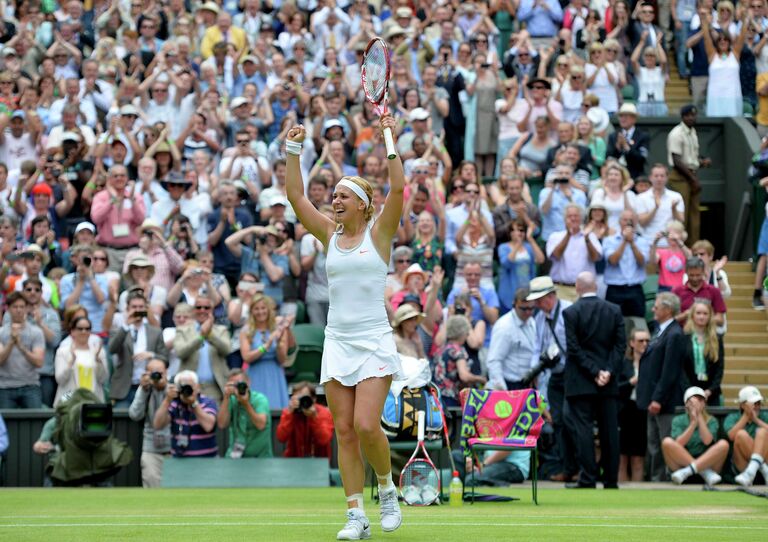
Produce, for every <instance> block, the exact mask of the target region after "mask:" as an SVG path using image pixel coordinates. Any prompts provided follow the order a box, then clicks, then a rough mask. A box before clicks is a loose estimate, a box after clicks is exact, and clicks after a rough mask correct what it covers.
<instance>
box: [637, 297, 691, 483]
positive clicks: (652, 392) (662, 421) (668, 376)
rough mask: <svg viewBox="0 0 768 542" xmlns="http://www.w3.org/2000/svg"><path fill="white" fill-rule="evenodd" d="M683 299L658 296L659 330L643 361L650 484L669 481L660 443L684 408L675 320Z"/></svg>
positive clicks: (640, 400)
mask: <svg viewBox="0 0 768 542" xmlns="http://www.w3.org/2000/svg"><path fill="white" fill-rule="evenodd" d="M679 312H680V298H679V297H677V296H676V295H675V294H673V293H671V292H662V293H660V294H659V295H657V296H656V302H655V303H654V304H653V314H654V318H655V320H656V322H657V323H658V329H657V330H656V331H655V333H654V334H653V335H652V337H651V342H650V344H649V345H648V348H647V349H646V350H645V353H644V354H643V357H642V358H641V359H640V372H639V374H638V377H637V408H639V409H641V410H647V411H648V456H649V459H650V473H651V480H652V481H654V482H660V481H663V480H665V479H666V474H665V473H666V471H665V465H664V457H663V456H662V454H661V441H662V440H664V437H668V436H669V435H670V434H671V433H672V418H674V416H675V407H677V406H680V405H682V404H683V393H684V387H685V386H684V385H683V359H684V358H685V348H686V340H685V335H684V334H683V329H682V328H681V327H680V324H678V323H677V321H676V320H675V316H677V314H678V313H679Z"/></svg>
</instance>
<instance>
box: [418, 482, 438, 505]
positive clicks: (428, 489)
mask: <svg viewBox="0 0 768 542" xmlns="http://www.w3.org/2000/svg"><path fill="white" fill-rule="evenodd" d="M438 497H439V494H438V492H437V489H436V488H434V487H432V486H424V488H423V489H422V490H421V503H422V504H433V503H434V502H435V501H436V500H437V498H438Z"/></svg>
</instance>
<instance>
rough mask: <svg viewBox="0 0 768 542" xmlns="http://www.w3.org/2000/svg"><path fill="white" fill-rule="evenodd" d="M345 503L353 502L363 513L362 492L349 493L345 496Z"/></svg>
mask: <svg viewBox="0 0 768 542" xmlns="http://www.w3.org/2000/svg"><path fill="white" fill-rule="evenodd" d="M347 503H355V506H354V507H355V508H357V509H358V510H360V511H361V512H362V513H363V514H365V509H364V508H363V494H362V493H355V494H354V495H350V496H349V497H347Z"/></svg>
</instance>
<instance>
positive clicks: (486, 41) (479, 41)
mask: <svg viewBox="0 0 768 542" xmlns="http://www.w3.org/2000/svg"><path fill="white" fill-rule="evenodd" d="M475 43H488V40H475Z"/></svg>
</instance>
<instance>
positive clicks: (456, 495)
mask: <svg viewBox="0 0 768 542" xmlns="http://www.w3.org/2000/svg"><path fill="white" fill-rule="evenodd" d="M449 494H450V501H449V503H450V506H464V490H463V488H462V484H461V479H459V471H457V470H455V471H453V478H451V485H450V486H449Z"/></svg>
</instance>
